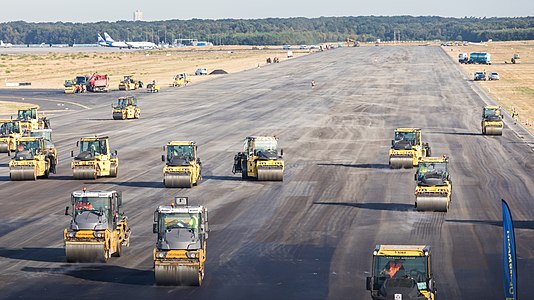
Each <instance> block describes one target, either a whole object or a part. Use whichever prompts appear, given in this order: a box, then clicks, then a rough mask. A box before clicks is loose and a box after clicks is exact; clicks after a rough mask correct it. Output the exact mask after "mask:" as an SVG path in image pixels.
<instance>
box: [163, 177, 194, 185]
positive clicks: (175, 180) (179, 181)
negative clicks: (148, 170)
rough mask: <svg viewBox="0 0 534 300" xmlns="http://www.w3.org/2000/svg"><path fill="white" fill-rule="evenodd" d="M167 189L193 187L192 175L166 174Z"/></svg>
mask: <svg viewBox="0 0 534 300" xmlns="http://www.w3.org/2000/svg"><path fill="white" fill-rule="evenodd" d="M163 183H164V184H165V187H166V188H190V187H192V186H193V183H192V182H191V175H189V174H188V173H166V174H165V175H164V176H163Z"/></svg>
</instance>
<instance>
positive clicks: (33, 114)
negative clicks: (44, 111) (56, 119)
mask: <svg viewBox="0 0 534 300" xmlns="http://www.w3.org/2000/svg"><path fill="white" fill-rule="evenodd" d="M17 120H18V121H20V122H21V124H22V126H23V127H25V128H27V129H28V130H34V129H48V128H51V127H50V120H48V119H47V118H46V117H42V118H39V111H38V109H37V107H32V108H27V109H19V110H18V111H17Z"/></svg>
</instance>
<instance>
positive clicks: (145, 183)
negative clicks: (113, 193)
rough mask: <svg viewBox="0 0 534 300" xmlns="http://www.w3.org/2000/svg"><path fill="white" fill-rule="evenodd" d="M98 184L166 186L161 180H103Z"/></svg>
mask: <svg viewBox="0 0 534 300" xmlns="http://www.w3.org/2000/svg"><path fill="white" fill-rule="evenodd" d="M92 183H95V182H94V181H90V182H84V184H92ZM98 184H109V185H119V186H129V187H139V188H141V187H145V188H156V189H164V188H165V186H164V185H163V183H162V182H161V181H124V182H109V181H103V182H98Z"/></svg>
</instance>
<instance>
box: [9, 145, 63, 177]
mask: <svg viewBox="0 0 534 300" xmlns="http://www.w3.org/2000/svg"><path fill="white" fill-rule="evenodd" d="M56 166H57V153H56V149H55V148H54V145H53V144H46V143H45V140H44V139H43V138H42V137H21V138H19V139H18V140H17V149H16V151H15V155H14V156H13V157H12V158H11V160H10V161H9V177H10V179H11V180H12V181H19V180H36V179H37V178H38V177H43V178H48V176H49V175H50V173H54V174H55V173H56Z"/></svg>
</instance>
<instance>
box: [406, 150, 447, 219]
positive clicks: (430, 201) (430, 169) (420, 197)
mask: <svg viewBox="0 0 534 300" xmlns="http://www.w3.org/2000/svg"><path fill="white" fill-rule="evenodd" d="M448 164H449V158H448V157H447V156H442V157H424V158H421V159H420V160H419V165H418V166H417V171H416V173H415V178H414V179H415V181H416V182H417V187H416V188H415V208H416V209H417V210H419V211H421V210H430V211H444V212H446V211H447V210H448V209H449V205H450V202H451V194H452V181H451V178H450V175H449V168H448Z"/></svg>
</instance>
